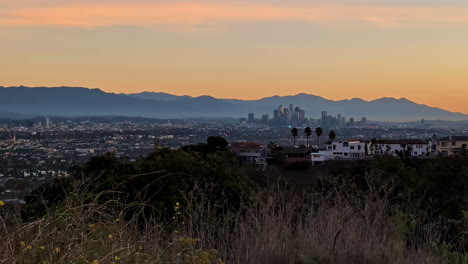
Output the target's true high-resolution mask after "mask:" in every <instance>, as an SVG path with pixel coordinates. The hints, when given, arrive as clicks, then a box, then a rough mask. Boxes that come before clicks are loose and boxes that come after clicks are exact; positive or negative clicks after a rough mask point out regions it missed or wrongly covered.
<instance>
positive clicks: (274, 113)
mask: <svg viewBox="0 0 468 264" xmlns="http://www.w3.org/2000/svg"><path fill="white" fill-rule="evenodd" d="M279 114H280V111H279V110H278V109H275V110H273V119H275V120H276V119H278V118H279Z"/></svg>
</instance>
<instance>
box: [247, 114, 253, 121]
mask: <svg viewBox="0 0 468 264" xmlns="http://www.w3.org/2000/svg"><path fill="white" fill-rule="evenodd" d="M247 122H249V123H255V114H254V113H249V119H248V120H247Z"/></svg>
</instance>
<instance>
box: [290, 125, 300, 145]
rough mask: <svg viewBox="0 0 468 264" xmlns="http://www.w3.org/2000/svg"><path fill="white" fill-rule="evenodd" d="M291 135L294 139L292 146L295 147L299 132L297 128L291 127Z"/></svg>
mask: <svg viewBox="0 0 468 264" xmlns="http://www.w3.org/2000/svg"><path fill="white" fill-rule="evenodd" d="M291 135H292V136H293V138H294V146H296V137H297V135H299V130H297V128H295V127H293V129H291Z"/></svg>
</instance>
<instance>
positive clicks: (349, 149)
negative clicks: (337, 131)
mask: <svg viewBox="0 0 468 264" xmlns="http://www.w3.org/2000/svg"><path fill="white" fill-rule="evenodd" d="M324 153H326V154H327V155H326V156H328V157H333V159H362V158H364V157H365V156H366V143H365V142H363V141H360V140H345V141H342V142H333V143H331V144H328V145H327V148H326V151H325V152H324Z"/></svg>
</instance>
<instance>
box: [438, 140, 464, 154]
mask: <svg viewBox="0 0 468 264" xmlns="http://www.w3.org/2000/svg"><path fill="white" fill-rule="evenodd" d="M436 149H437V154H438V155H443V156H452V155H458V154H460V153H462V152H463V151H465V152H466V151H467V150H468V137H467V136H448V137H444V138H440V139H439V140H437V147H436Z"/></svg>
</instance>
